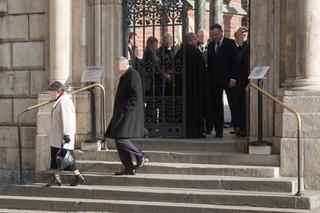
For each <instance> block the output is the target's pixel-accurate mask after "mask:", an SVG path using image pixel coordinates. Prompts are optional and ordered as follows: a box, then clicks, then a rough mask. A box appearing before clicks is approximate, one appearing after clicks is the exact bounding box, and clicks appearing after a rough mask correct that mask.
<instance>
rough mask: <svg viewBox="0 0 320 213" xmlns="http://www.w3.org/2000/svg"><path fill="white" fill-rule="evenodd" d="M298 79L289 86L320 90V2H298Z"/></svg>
mask: <svg viewBox="0 0 320 213" xmlns="http://www.w3.org/2000/svg"><path fill="white" fill-rule="evenodd" d="M296 5H297V8H299V9H298V10H297V23H296V29H295V30H296V35H297V39H296V47H297V49H296V58H297V70H296V79H295V80H294V82H292V84H291V85H289V86H290V87H291V88H293V89H295V90H310V89H311V90H320V70H319V67H320V51H319V50H320V42H319V40H320V30H319V28H318V27H315V26H319V25H320V17H319V15H318V11H319V9H320V1H317V0H308V1H296Z"/></svg>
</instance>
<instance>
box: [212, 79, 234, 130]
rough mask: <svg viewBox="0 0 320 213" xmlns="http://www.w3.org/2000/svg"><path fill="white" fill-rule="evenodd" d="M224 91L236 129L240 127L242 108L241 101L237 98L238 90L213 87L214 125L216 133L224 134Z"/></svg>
mask: <svg viewBox="0 0 320 213" xmlns="http://www.w3.org/2000/svg"><path fill="white" fill-rule="evenodd" d="M223 90H225V92H226V94H227V98H228V102H229V107H230V111H231V117H232V122H233V125H234V127H235V128H237V127H240V107H239V101H238V100H239V99H238V97H237V89H236V88H235V87H234V88H223V87H221V86H219V85H215V86H214V87H213V93H212V100H213V113H214V114H213V123H214V129H215V131H216V133H222V132H223V124H224V114H223V113H224V109H223V98H222V95H223Z"/></svg>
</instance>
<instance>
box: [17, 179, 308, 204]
mask: <svg viewBox="0 0 320 213" xmlns="http://www.w3.org/2000/svg"><path fill="white" fill-rule="evenodd" d="M45 185H46V183H33V184H25V185H14V186H12V187H13V188H15V187H21V188H34V189H40V190H50V189H58V190H59V189H70V190H90V191H93V190H96V191H119V192H141V193H159V194H177V195H182V194H193V195H223V196H224V195H226V196H228V195H230V196H254V197H259V196H262V197H278V198H295V199H302V200H304V199H310V198H312V197H313V196H302V197H298V196H295V195H294V193H278V192H257V191H245V190H241V191H240V190H223V189H189V188H174V187H149V186H145V187H144V186H118V185H117V186H110V185H78V186H76V187H74V186H70V185H69V184H62V186H55V187H52V188H47V187H44V186H45Z"/></svg>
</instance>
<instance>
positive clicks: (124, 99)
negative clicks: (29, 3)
mask: <svg viewBox="0 0 320 213" xmlns="http://www.w3.org/2000/svg"><path fill="white" fill-rule="evenodd" d="M143 136H144V111H143V99H142V83H141V78H140V75H139V73H138V72H137V71H136V70H135V69H133V68H129V69H128V71H127V72H126V73H125V74H123V75H122V76H121V77H120V81H119V85H118V89H117V93H116V97H115V102H114V107H113V116H112V119H111V121H110V124H109V127H108V129H107V131H106V133H105V137H108V138H139V137H143Z"/></svg>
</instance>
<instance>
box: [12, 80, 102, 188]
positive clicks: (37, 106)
mask: <svg viewBox="0 0 320 213" xmlns="http://www.w3.org/2000/svg"><path fill="white" fill-rule="evenodd" d="M93 87H99V88H100V89H101V91H102V93H103V98H102V129H103V130H105V128H106V127H105V109H104V106H105V102H106V101H105V99H106V90H105V89H104V87H103V86H102V85H101V84H98V83H94V84H90V85H88V86H85V87H82V88H80V89H78V90H76V91H73V92H71V93H70V95H74V94H76V93H79V92H82V91H84V90H87V89H90V88H93ZM54 101H55V100H49V101H44V102H42V103H40V104H36V105H34V106H31V107H28V108H27V109H25V110H23V111H22V112H20V113H19V115H18V116H17V123H18V146H19V184H24V182H23V179H22V174H23V169H22V144H21V126H20V117H21V116H22V115H23V114H24V113H25V112H28V111H30V110H33V109H36V108H39V107H41V106H44V105H47V104H49V103H51V102H54ZM104 146H105V145H104Z"/></svg>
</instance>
